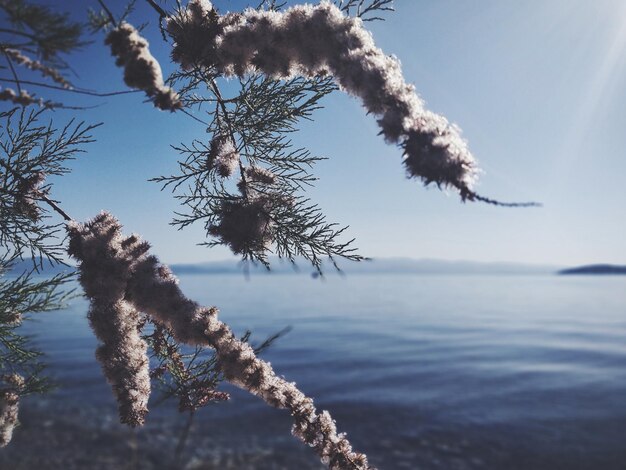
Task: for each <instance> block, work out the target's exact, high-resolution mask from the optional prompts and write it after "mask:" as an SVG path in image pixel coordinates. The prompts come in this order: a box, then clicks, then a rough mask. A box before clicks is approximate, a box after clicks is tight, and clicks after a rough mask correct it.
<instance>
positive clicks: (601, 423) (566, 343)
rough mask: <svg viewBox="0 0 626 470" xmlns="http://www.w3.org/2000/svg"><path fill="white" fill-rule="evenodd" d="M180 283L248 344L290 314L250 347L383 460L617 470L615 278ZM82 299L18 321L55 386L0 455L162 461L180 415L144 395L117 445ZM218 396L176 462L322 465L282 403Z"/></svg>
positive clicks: (622, 418)
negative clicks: (296, 433) (138, 416)
mask: <svg viewBox="0 0 626 470" xmlns="http://www.w3.org/2000/svg"><path fill="white" fill-rule="evenodd" d="M181 286H182V288H183V290H184V291H185V292H186V293H187V295H189V296H190V297H192V298H194V299H195V300H197V301H199V302H200V303H203V304H207V305H218V306H219V307H220V309H221V313H220V315H221V318H222V319H223V320H225V321H226V322H228V323H230V324H231V325H232V326H233V328H234V329H235V331H236V332H237V333H239V334H243V333H244V331H245V330H246V329H250V330H252V331H253V332H254V335H253V339H256V340H257V341H260V340H262V339H264V338H265V336H267V335H269V334H272V333H274V332H276V331H277V330H280V329H282V328H283V327H285V326H288V325H290V326H292V327H293V330H292V331H291V332H290V333H289V334H287V335H286V336H284V337H282V338H280V339H279V340H278V341H277V342H276V343H275V344H274V346H273V347H272V348H271V349H270V350H269V351H268V352H266V353H265V354H264V358H265V359H267V360H269V361H270V362H271V363H272V365H273V367H274V368H275V369H276V370H277V372H278V373H280V374H282V375H284V376H285V377H286V378H287V379H289V380H293V381H295V382H297V384H298V385H299V386H300V387H301V388H302V389H303V390H304V391H305V392H306V393H307V394H309V395H310V396H312V397H313V398H314V399H315V400H316V404H317V405H318V408H320V409H328V410H329V411H330V412H331V414H332V415H333V417H334V418H335V419H336V420H337V423H338V428H339V429H340V430H341V431H345V432H347V433H348V437H349V438H350V440H351V441H352V442H353V444H354V445H355V447H356V448H357V449H358V450H359V451H363V452H365V453H367V454H368V456H369V458H370V461H371V462H372V463H373V464H374V465H376V466H378V467H380V468H381V469H388V470H389V469H403V468H406V469H417V468H420V469H426V470H428V469H494V470H496V469H504V468H507V469H539V470H541V469H546V470H547V469H581V470H582V469H604V470H612V469H614V470H623V469H624V468H626V467H625V465H626V445H625V439H626V398H625V397H626V308H625V307H626V277H586V276H585V277H560V276H544V275H523V276H521V275H508V276H491V275H463V276H461V275H391V274H387V275H377V274H368V275H364V274H363V275H349V276H347V277H346V278H340V277H337V276H330V277H329V278H328V279H327V280H326V281H319V280H312V279H311V278H309V277H308V276H306V275H271V276H264V275H253V276H252V278H251V280H250V281H245V280H244V279H243V277H242V276H238V275H223V276H217V275H196V276H190V275H185V276H182V277H181ZM86 309H87V305H86V302H85V301H82V300H80V301H76V302H75V303H74V304H73V306H72V307H71V308H70V309H68V310H66V311H64V312H59V313H51V314H47V315H45V316H42V317H40V318H41V321H40V322H38V323H30V324H28V325H27V328H28V329H29V331H32V332H33V333H34V334H36V335H37V336H38V338H39V339H38V344H39V345H40V346H41V348H42V349H44V350H45V351H46V352H47V354H48V358H47V361H48V362H49V363H50V364H51V367H50V371H51V373H52V374H53V375H54V376H55V377H56V378H57V379H58V381H59V383H60V384H61V387H60V388H59V389H58V390H57V391H56V392H54V393H53V394H52V395H49V396H46V397H44V398H31V399H29V400H26V401H25V402H24V403H23V406H22V408H21V413H22V415H21V417H22V421H23V426H22V427H21V428H20V429H18V430H17V431H16V433H15V438H14V442H13V443H12V444H11V446H10V447H8V448H7V449H5V450H4V451H3V452H2V453H0V467H2V468H8V467H6V465H8V463H9V462H11V464H12V465H13V464H14V463H16V462H17V465H15V467H12V468H35V467H36V466H38V465H39V466H42V465H43V466H44V467H45V468H114V467H115V468H119V467H116V466H117V465H122V464H123V465H126V466H127V467H128V468H133V466H134V468H171V467H172V464H171V463H172V458H173V453H174V448H175V446H176V436H177V435H178V433H179V431H180V429H181V426H182V423H183V422H184V419H183V417H181V416H177V415H176V414H175V413H174V409H175V404H171V405H169V406H168V405H162V406H157V407H154V406H153V407H152V408H153V409H152V411H151V414H150V415H149V417H148V421H149V424H148V426H147V427H146V428H145V429H142V430H139V431H138V432H137V433H136V435H135V437H134V438H133V439H134V440H133V439H130V436H131V433H130V431H128V430H127V429H126V428H124V427H122V426H120V425H119V424H117V422H116V421H117V416H116V407H115V403H114V400H113V397H112V395H111V392H110V388H109V386H108V385H107V384H106V382H105V380H104V378H103V377H102V374H101V373H100V369H99V365H98V364H97V363H96V361H95V359H94V349H95V345H96V340H95V339H94V338H93V335H92V333H91V331H90V329H89V327H88V325H87V321H86V319H85V314H86ZM226 390H228V391H229V392H232V400H231V402H229V403H226V404H218V405H214V406H209V407H207V408H206V409H204V410H203V411H202V412H201V413H199V415H198V417H197V419H196V422H195V425H194V427H193V428H192V432H191V437H190V441H189V444H188V446H187V450H186V452H185V453H184V454H183V459H182V463H179V464H177V465H178V468H233V469H234V468H250V469H283V468H284V469H293V468H303V469H307V468H311V469H317V468H321V467H320V464H319V463H318V461H317V458H316V457H315V456H314V455H313V453H312V452H311V451H310V450H309V449H308V448H306V447H304V446H302V445H301V444H300V443H299V442H298V441H296V440H295V438H293V437H291V436H290V434H289V429H290V419H289V416H288V415H287V414H286V413H285V412H283V411H279V410H274V409H270V408H268V407H267V406H266V405H264V404H263V403H261V402H260V401H259V400H258V399H256V398H254V397H251V396H248V395H247V394H246V393H243V392H240V391H238V390H233V389H232V388H228V387H227V388H226ZM153 401H154V400H153ZM25 449H28V451H26V450H25ZM120 462H121V463H120ZM133 462H134V463H133ZM111 465H113V466H114V467H112V466H111ZM174 468H176V467H174Z"/></svg>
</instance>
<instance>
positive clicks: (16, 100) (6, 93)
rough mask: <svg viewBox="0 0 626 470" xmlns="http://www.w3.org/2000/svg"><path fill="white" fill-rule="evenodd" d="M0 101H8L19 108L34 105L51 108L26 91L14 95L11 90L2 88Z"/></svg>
mask: <svg viewBox="0 0 626 470" xmlns="http://www.w3.org/2000/svg"><path fill="white" fill-rule="evenodd" d="M0 101H9V102H11V103H13V104H19V105H21V106H30V105H31V104H36V105H39V106H41V107H52V104H51V103H48V102H46V101H44V100H43V99H41V98H35V97H34V96H33V95H31V94H30V93H29V92H27V91H26V90H22V91H20V92H19V93H16V92H15V90H13V89H12V88H4V90H0Z"/></svg>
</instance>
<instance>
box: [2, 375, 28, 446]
mask: <svg viewBox="0 0 626 470" xmlns="http://www.w3.org/2000/svg"><path fill="white" fill-rule="evenodd" d="M3 379H4V380H3V381H4V383H5V384H6V387H5V388H3V389H0V447H5V446H6V445H7V444H8V443H9V442H11V438H12V437H13V429H15V426H16V425H17V413H18V408H19V401H20V395H19V394H20V392H21V391H22V389H23V388H24V383H25V382H24V378H23V377H22V376H21V375H19V374H10V375H7V376H5V377H4V378H3Z"/></svg>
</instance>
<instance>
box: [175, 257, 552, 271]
mask: <svg viewBox="0 0 626 470" xmlns="http://www.w3.org/2000/svg"><path fill="white" fill-rule="evenodd" d="M270 262H271V271H270V273H274V274H293V273H304V274H313V272H314V270H313V268H312V267H311V266H310V264H307V262H305V261H304V260H299V261H297V263H296V266H294V265H292V264H291V263H288V262H285V261H283V260H278V259H272V260H270ZM338 264H339V267H340V268H341V270H342V272H344V273H346V274H494V275H499V274H553V273H554V272H555V271H557V270H558V269H559V268H558V267H555V266H542V265H530V264H520V263H480V262H474V261H444V260H432V259H421V260H415V259H410V258H382V259H375V260H371V261H363V262H360V263H356V262H350V261H344V260H339V261H338ZM171 268H172V270H173V271H174V272H175V273H176V274H241V273H242V272H245V269H248V271H249V272H250V273H251V274H262V273H267V270H266V269H265V268H264V267H263V266H260V265H256V266H255V265H252V264H248V265H247V267H244V266H242V265H241V263H237V262H234V261H217V262H208V263H198V264H173V265H171ZM323 271H324V273H325V274H328V275H332V274H334V273H335V272H336V270H335V268H334V267H333V266H332V264H331V263H328V262H325V263H324V265H323Z"/></svg>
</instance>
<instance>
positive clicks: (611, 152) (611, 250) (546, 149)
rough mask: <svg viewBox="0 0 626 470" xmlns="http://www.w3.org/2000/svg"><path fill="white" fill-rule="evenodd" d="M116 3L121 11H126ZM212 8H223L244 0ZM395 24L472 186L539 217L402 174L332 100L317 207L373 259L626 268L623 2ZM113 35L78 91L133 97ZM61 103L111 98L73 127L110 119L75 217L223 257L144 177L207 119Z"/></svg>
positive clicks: (375, 139)
mask: <svg viewBox="0 0 626 470" xmlns="http://www.w3.org/2000/svg"><path fill="white" fill-rule="evenodd" d="M42 3H43V2H42ZM48 3H49V4H54V5H57V6H58V5H63V7H64V8H67V9H68V10H71V11H72V12H73V13H72V14H73V15H77V16H81V17H82V18H84V16H85V15H84V11H85V9H86V8H87V6H89V5H92V6H93V7H97V5H96V2H95V0H94V1H92V2H88V1H83V0H80V1H79V0H70V1H64V2H58V1H52V0H49V1H48ZM107 3H108V5H109V6H110V7H111V9H113V10H114V11H116V12H119V11H121V9H122V6H121V5H122V4H123V2H120V1H118V0H109V2H107ZM292 3H293V2H289V4H292ZM138 4H139V5H140V7H139V9H138V11H137V12H136V14H134V15H133V16H131V17H130V21H131V22H133V23H135V24H141V23H145V22H146V21H150V24H149V26H148V28H147V29H146V32H145V34H146V36H147V37H148V38H149V39H150V41H151V48H152V50H153V53H154V55H155V56H157V58H158V59H159V60H160V61H161V64H162V66H163V68H164V69H165V70H166V71H167V70H171V66H170V65H168V53H167V49H166V48H165V47H164V45H163V43H162V41H161V40H160V39H159V34H158V30H157V28H156V27H155V25H156V16H155V15H154V14H153V12H151V11H150V10H148V9H147V8H145V7H144V5H143V4H142V0H138ZM214 4H215V5H216V6H217V7H218V8H220V9H221V10H222V11H225V10H237V9H240V8H242V6H243V5H245V2H239V1H225V0H222V1H220V0H217V1H214ZM385 17H386V21H385V22H377V23H368V27H371V29H372V31H373V32H374V37H375V40H376V41H377V44H378V45H379V46H380V47H381V48H382V49H383V50H384V51H385V52H386V53H388V54H395V55H396V56H398V58H399V59H400V60H401V62H402V65H403V70H404V75H405V78H406V80H407V81H408V82H411V83H413V84H415V86H416V88H417V90H418V92H419V93H420V95H421V96H422V97H423V98H424V99H425V100H426V102H427V104H428V107H429V108H430V109H431V110H433V111H435V112H438V113H441V114H444V115H445V116H446V117H448V119H450V120H451V121H453V122H455V123H457V124H458V125H459V126H460V127H461V128H462V129H463V134H464V136H465V138H466V139H467V140H468V141H469V144H470V148H471V150H472V151H473V153H474V155H475V156H476V157H477V159H478V161H479V163H480V167H481V168H482V170H483V174H482V175H481V178H480V181H479V184H478V186H477V188H476V189H477V190H478V192H479V193H481V194H484V195H486V196H489V197H493V198H497V199H501V200H512V201H526V200H535V201H540V202H542V203H543V204H544V206H543V207H542V208H533V209H506V208H498V207H492V206H488V205H485V204H480V203H465V204H464V203H461V201H460V199H459V197H458V196H457V195H456V194H454V193H450V194H446V193H443V192H441V191H439V190H437V189H436V188H428V189H425V188H424V187H422V186H421V185H420V184H419V183H417V182H416V181H409V180H407V179H405V175H404V170H403V168H402V165H401V152H400V150H399V149H398V148H396V147H394V146H388V145H385V144H384V142H383V141H382V139H381V138H380V137H379V136H378V135H377V133H378V128H377V125H376V123H375V120H374V118H372V117H371V116H366V115H365V113H364V111H363V109H362V108H361V106H360V104H359V102H358V101H357V100H355V99H353V98H350V97H347V96H345V95H343V94H341V93H336V94H334V95H332V96H330V97H329V98H327V99H326V101H325V102H324V104H325V106H326V108H325V109H324V110H321V111H319V112H318V113H317V114H316V115H315V116H314V122H310V123H304V124H303V126H302V131H301V132H300V133H299V134H298V135H296V136H295V140H296V142H297V143H298V144H300V145H303V146H307V147H309V148H310V149H311V150H312V151H313V152H314V153H316V154H319V155H323V156H327V157H329V160H327V161H325V162H322V163H320V164H319V165H318V167H317V175H318V176H319V177H320V180H319V181H318V183H317V185H316V187H315V188H314V189H313V190H312V191H311V196H312V198H313V199H314V200H315V201H317V202H319V203H320V205H321V206H322V208H323V209H324V211H325V212H326V214H327V215H328V218H329V219H330V220H332V221H336V222H339V223H341V224H345V225H350V229H349V233H348V235H349V236H350V237H356V244H357V246H358V247H359V248H360V250H361V252H362V254H364V255H367V256H371V257H392V256H393V257H399V256H406V257H413V258H441V259H466V260H477V261H519V262H529V263H542V264H543V263H546V264H559V265H574V264H583V263H593V262H613V263H622V264H626V209H625V207H626V185H625V184H624V178H625V177H626V158H625V156H626V111H625V110H626V2H625V1H624V0H593V1H590V0H525V1H523V2H520V1H519V0H481V1H471V2H470V1H460V0H397V1H396V12H395V13H390V14H387V15H385ZM102 39H103V37H102V35H99V36H95V37H94V43H93V44H92V45H91V46H89V47H87V48H86V49H85V50H84V51H83V52H81V53H79V54H76V55H75V56H74V57H73V58H72V60H71V61H72V64H73V66H74V68H75V69H76V70H77V71H78V73H79V75H80V78H79V79H76V80H75V81H76V83H77V84H79V85H80V86H83V87H88V88H93V89H98V90H101V91H111V90H121V89H124V88H125V87H124V84H123V82H122V71H121V69H118V68H116V67H115V66H114V64H113V60H112V59H111V57H110V56H109V54H108V51H107V50H106V49H105V47H104V46H103V45H102ZM38 91H40V93H41V94H43V90H38ZM63 97H64V101H65V102H67V103H68V104H81V103H82V104H100V106H99V107H98V108H96V109H93V110H88V111H83V112H81V113H79V117H80V118H82V119H84V120H86V121H88V122H98V121H102V122H104V126H103V127H101V128H99V129H98V130H97V131H96V133H95V136H96V137H97V142H95V143H93V144H91V145H89V146H88V147H87V153H85V154H84V155H83V156H81V158H80V159H79V160H78V161H76V162H74V163H73V165H72V166H73V170H74V172H73V174H72V175H69V176H67V177H64V178H63V179H60V180H58V184H57V186H56V188H55V189H54V193H53V196H54V197H55V198H57V199H60V200H61V201H62V202H63V206H64V207H65V208H66V210H67V211H68V212H69V213H70V214H71V215H72V216H73V217H75V218H77V219H85V218H88V217H91V216H93V215H95V214H96V213H97V212H98V211H99V210H101V209H107V210H110V211H111V212H112V213H114V214H115V215H117V216H118V217H119V218H120V220H121V221H122V223H123V224H124V225H125V226H126V229H127V230H128V231H133V232H137V233H140V234H142V235H143V236H144V238H146V239H148V240H149V241H151V242H152V244H153V245H154V247H155V253H157V254H158V255H159V256H160V257H161V258H162V259H163V260H164V261H166V262H170V263H171V262H200V261H209V260H215V259H224V258H227V257H228V256H229V253H228V251H227V250H226V249H222V248H211V249H207V248H205V247H198V246H196V243H199V242H201V241H203V231H202V230H201V228H200V227H198V228H197V229H194V228H192V229H187V230H185V231H183V232H178V231H177V230H176V229H174V228H172V227H170V226H168V222H169V221H170V220H171V217H172V213H173V211H174V210H176V209H177V203H176V201H175V200H174V199H173V198H172V197H171V194H169V193H166V192H160V191H159V187H158V186H157V185H156V184H154V183H148V182H147V181H146V180H147V179H148V178H149V177H153V176H158V175H161V174H168V173H171V172H173V171H176V159H177V154H176V152H175V151H173V150H172V149H171V148H170V147H169V146H170V144H177V143H180V142H189V141H191V140H192V139H193V138H200V139H205V140H207V141H208V140H209V139H210V136H208V135H206V134H205V132H204V129H203V127H202V125H199V124H197V123H196V122H194V121H192V120H191V119H189V118H188V117H186V116H184V115H182V114H180V113H179V114H176V115H173V114H170V113H164V112H160V111H158V110H157V109H156V108H153V107H152V106H151V105H150V104H145V103H142V101H143V97H142V95H137V94H136V95H129V96H122V97H112V98H107V99H106V100H105V99H96V100H95V101H94V99H90V100H87V101H84V100H83V99H82V98H80V97H74V96H71V95H63ZM72 114H75V113H72ZM68 116H70V113H66V112H61V111H60V112H57V113H56V114H55V116H54V118H55V120H56V122H57V123H59V124H61V123H62V122H63V121H64V119H66V118H67V117H68Z"/></svg>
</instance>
